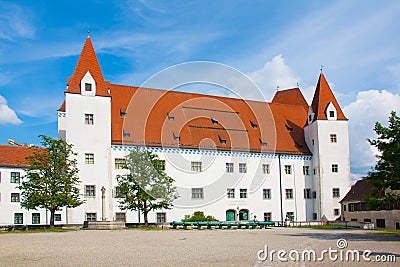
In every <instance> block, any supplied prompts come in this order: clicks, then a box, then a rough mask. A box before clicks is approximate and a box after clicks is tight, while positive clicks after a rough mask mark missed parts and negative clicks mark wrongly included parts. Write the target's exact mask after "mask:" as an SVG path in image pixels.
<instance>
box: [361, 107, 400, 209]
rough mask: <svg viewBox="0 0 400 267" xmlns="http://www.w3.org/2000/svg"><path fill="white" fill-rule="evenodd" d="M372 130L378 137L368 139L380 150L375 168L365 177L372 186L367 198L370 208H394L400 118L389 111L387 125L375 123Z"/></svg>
mask: <svg viewBox="0 0 400 267" xmlns="http://www.w3.org/2000/svg"><path fill="white" fill-rule="evenodd" d="M374 131H375V132H376V134H377V136H378V138H377V139H375V140H370V139H368V142H369V143H370V144H371V145H373V146H375V147H376V148H377V149H378V151H379V152H380V153H379V155H377V156H376V157H377V159H378V162H377V164H376V166H375V168H374V169H373V170H372V171H370V172H369V173H368V176H367V177H365V179H366V180H367V181H368V182H370V183H371V184H372V186H373V188H374V190H373V191H372V192H371V194H370V195H369V197H368V199H367V203H368V205H369V206H370V207H371V208H378V207H382V206H387V207H389V208H394V207H395V205H396V204H397V203H399V201H400V194H398V192H396V191H394V190H400V160H399V158H400V118H399V116H397V115H396V112H395V111H392V112H391V116H390V117H389V125H388V127H384V126H382V124H380V123H379V122H376V123H375V128H374Z"/></svg>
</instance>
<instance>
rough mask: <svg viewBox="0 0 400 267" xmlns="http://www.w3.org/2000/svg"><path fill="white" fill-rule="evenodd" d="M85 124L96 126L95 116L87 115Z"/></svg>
mask: <svg viewBox="0 0 400 267" xmlns="http://www.w3.org/2000/svg"><path fill="white" fill-rule="evenodd" d="M85 124H87V125H93V124H94V115H93V114H88V113H85Z"/></svg>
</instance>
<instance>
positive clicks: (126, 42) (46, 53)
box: [0, 0, 400, 178]
mask: <svg viewBox="0 0 400 267" xmlns="http://www.w3.org/2000/svg"><path fill="white" fill-rule="evenodd" d="M398 14H400V2H399V1H187V2H186V1H144V0H142V1H12V2H7V1H6V2H3V1H0V143H1V144H5V143H6V142H7V139H8V138H13V139H15V140H16V141H18V142H21V143H33V144H38V142H39V139H38V137H37V136H38V135H39V134H46V135H49V136H52V137H56V136H57V112H56V110H57V108H58V107H59V105H60V104H61V102H62V100H63V97H64V95H63V91H64V90H65V81H66V78H67V76H71V75H72V73H73V70H74V67H75V64H76V62H77V59H78V56H79V53H80V52H81V49H82V46H83V43H84V41H85V38H86V36H87V29H88V28H89V27H90V32H91V39H92V41H93V44H94V46H95V49H96V52H97V56H98V58H99V61H100V65H101V67H102V71H103V74H104V76H105V79H106V80H110V81H111V82H112V83H120V84H128V85H140V84H142V83H143V82H144V81H145V80H146V79H147V78H149V77H150V76H151V75H153V74H154V73H157V72H158V71H161V70H163V69H164V68H166V67H169V66H171V65H175V64H179V63H183V62H188V61H196V60H201V61H213V62H219V63H223V64H227V65H229V66H232V67H233V68H236V69H238V70H239V71H241V72H243V73H245V74H247V75H248V76H249V77H250V78H252V79H253V80H254V81H255V82H256V83H257V85H258V86H259V87H260V88H261V90H262V91H263V93H264V95H265V97H266V99H267V100H271V99H272V96H273V93H274V91H275V88H276V86H279V87H280V88H282V89H283V88H290V87H295V86H296V84H297V83H298V84H299V86H300V88H301V89H302V90H303V92H304V95H305V97H306V99H307V100H308V101H310V100H311V97H312V93H313V90H314V88H315V85H316V83H317V79H318V75H319V72H320V70H319V69H320V66H321V65H323V66H324V74H325V76H326V77H327V79H328V81H329V82H330V85H331V87H332V89H333V91H334V93H335V95H336V97H337V98H338V101H339V103H340V104H341V105H342V108H343V109H344V111H345V114H346V116H347V117H348V118H349V119H350V121H349V129H350V141H351V144H350V148H351V171H352V174H353V178H357V177H360V176H361V175H363V174H365V173H366V172H367V171H368V170H369V169H370V168H371V166H372V165H374V151H373V149H371V148H370V147H369V145H368V143H367V142H366V138H371V137H372V138H373V137H374V135H373V131H372V128H373V125H374V122H375V121H382V122H386V120H387V118H388V116H389V112H390V111H391V110H396V111H398V112H399V110H400V89H399V88H400V49H399V45H398V44H399V43H400V35H399V32H400V23H398Z"/></svg>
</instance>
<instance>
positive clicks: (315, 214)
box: [312, 212, 318, 220]
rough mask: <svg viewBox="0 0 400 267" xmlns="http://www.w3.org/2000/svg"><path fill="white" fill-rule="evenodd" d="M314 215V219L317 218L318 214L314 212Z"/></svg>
mask: <svg viewBox="0 0 400 267" xmlns="http://www.w3.org/2000/svg"><path fill="white" fill-rule="evenodd" d="M312 217H313V220H316V219H317V218H318V214H317V213H315V212H314V213H313V214H312Z"/></svg>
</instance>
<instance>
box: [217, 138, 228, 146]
mask: <svg viewBox="0 0 400 267" xmlns="http://www.w3.org/2000/svg"><path fill="white" fill-rule="evenodd" d="M218 138H219V142H220V143H221V144H223V145H226V139H224V138H222V137H221V136H218Z"/></svg>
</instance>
